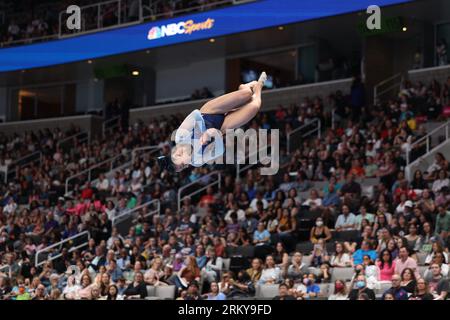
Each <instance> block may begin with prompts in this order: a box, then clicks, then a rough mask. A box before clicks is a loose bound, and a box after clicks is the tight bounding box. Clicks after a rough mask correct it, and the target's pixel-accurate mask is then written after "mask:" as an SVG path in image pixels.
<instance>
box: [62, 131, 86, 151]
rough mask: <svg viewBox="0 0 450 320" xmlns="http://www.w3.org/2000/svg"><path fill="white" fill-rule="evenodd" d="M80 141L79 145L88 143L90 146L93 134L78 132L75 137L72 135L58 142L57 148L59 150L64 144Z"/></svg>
mask: <svg viewBox="0 0 450 320" xmlns="http://www.w3.org/2000/svg"><path fill="white" fill-rule="evenodd" d="M75 141H78V142H79V143H84V142H87V143H88V144H89V143H90V141H91V133H90V132H78V133H76V134H74V135H71V136H69V137H66V138H64V139H61V140H59V141H58V143H57V144H56V146H57V147H58V148H61V146H62V145H63V144H66V143H67V142H75Z"/></svg>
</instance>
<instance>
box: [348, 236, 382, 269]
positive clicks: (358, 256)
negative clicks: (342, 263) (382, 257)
mask: <svg viewBox="0 0 450 320" xmlns="http://www.w3.org/2000/svg"><path fill="white" fill-rule="evenodd" d="M364 256H369V257H370V259H371V260H372V261H375V260H376V258H377V252H376V251H375V250H373V249H372V248H371V245H370V243H369V242H368V241H365V240H364V241H363V242H362V243H361V248H359V249H358V250H356V251H355V253H353V264H354V265H357V264H362V263H363V261H364Z"/></svg>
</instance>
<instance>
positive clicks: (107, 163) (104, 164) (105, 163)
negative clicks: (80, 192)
mask: <svg viewBox="0 0 450 320" xmlns="http://www.w3.org/2000/svg"><path fill="white" fill-rule="evenodd" d="M123 157H125V159H127V160H128V159H130V158H131V152H129V153H127V154H126V155H123V154H119V155H117V156H114V157H111V158H109V159H107V160H104V161H102V162H99V163H97V164H95V165H93V166H91V167H89V168H88V169H86V170H83V171H81V172H79V173H76V174H74V175H72V176H70V177H68V178H67V179H66V185H65V195H66V196H69V195H70V190H69V188H70V181H72V180H73V179H75V178H78V177H81V176H85V175H87V180H86V181H88V182H91V181H92V180H93V179H92V176H93V172H94V170H95V169H99V170H101V168H102V167H107V168H109V169H107V170H106V171H105V172H102V173H107V172H111V171H113V170H116V169H117V168H116V167H114V165H115V164H116V162H117V160H118V159H121V158H123ZM125 161H126V160H125ZM121 165H122V163H121ZM99 170H97V171H99Z"/></svg>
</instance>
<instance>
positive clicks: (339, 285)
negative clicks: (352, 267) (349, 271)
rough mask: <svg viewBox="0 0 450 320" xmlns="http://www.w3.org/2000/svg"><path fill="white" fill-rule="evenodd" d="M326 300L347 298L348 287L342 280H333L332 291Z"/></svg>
mask: <svg viewBox="0 0 450 320" xmlns="http://www.w3.org/2000/svg"><path fill="white" fill-rule="evenodd" d="M328 300H348V289H347V285H346V284H345V282H344V281H342V280H339V279H338V280H336V281H334V291H333V293H332V294H331V295H330V296H329V297H328Z"/></svg>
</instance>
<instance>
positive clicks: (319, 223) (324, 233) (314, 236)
mask: <svg viewBox="0 0 450 320" xmlns="http://www.w3.org/2000/svg"><path fill="white" fill-rule="evenodd" d="M319 239H323V241H328V240H330V239H331V232H330V229H328V227H327V226H325V225H324V224H323V219H322V218H320V217H319V218H317V219H316V225H315V226H314V227H312V228H311V232H310V241H311V242H312V243H313V244H316V243H317V242H318V241H319Z"/></svg>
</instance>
